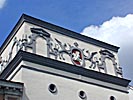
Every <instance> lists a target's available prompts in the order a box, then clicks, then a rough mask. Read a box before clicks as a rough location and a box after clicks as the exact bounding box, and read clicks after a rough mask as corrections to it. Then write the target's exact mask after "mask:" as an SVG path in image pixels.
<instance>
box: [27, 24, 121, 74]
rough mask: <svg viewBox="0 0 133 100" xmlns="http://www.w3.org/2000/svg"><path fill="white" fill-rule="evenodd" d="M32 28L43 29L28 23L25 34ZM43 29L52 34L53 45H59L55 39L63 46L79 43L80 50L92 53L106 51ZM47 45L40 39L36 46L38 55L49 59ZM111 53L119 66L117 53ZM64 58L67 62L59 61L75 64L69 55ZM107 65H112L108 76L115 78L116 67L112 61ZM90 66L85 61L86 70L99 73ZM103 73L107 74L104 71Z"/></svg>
mask: <svg viewBox="0 0 133 100" xmlns="http://www.w3.org/2000/svg"><path fill="white" fill-rule="evenodd" d="M30 28H41V27H38V26H35V25H33V24H30V23H26V30H25V32H27V33H30ZM42 29H43V30H45V31H46V32H48V33H50V34H51V38H52V39H53V43H55V44H57V42H56V41H55V38H56V39H58V40H59V41H61V42H62V43H63V44H64V43H67V44H70V45H72V46H74V42H77V43H78V44H79V48H80V49H85V50H89V51H90V53H92V52H99V51H100V50H101V49H102V50H104V48H101V47H99V46H96V45H92V44H89V43H86V42H83V41H80V40H77V39H74V38H71V37H68V36H65V35H62V34H61V33H57V32H54V31H51V30H48V29H44V28H42ZM45 44H46V43H45V42H44V40H41V39H38V40H37V44H36V45H37V52H36V53H37V54H39V55H42V56H45V57H47V50H46V48H47V46H46V45H45ZM44 45H45V46H44ZM68 47H69V46H68ZM68 49H69V48H68ZM109 51H110V50H109ZM111 52H112V53H113V54H114V55H115V57H116V63H117V64H118V65H119V61H118V55H117V53H116V52H113V51H111ZM95 57H97V58H100V54H97V55H96V56H95ZM51 58H52V59H55V57H54V56H52V55H51ZM64 58H65V60H62V59H59V58H58V60H59V61H62V62H66V63H69V64H73V63H72V61H71V57H70V56H69V55H68V54H64ZM106 63H107V65H110V66H107V67H109V68H107V74H110V75H114V76H115V71H114V70H115V69H114V66H113V65H112V63H110V60H109V59H107V60H106ZM90 64H91V63H90V62H89V61H85V68H87V69H90V70H95V71H98V68H95V69H93V68H89V66H90ZM103 73H105V72H104V71H103Z"/></svg>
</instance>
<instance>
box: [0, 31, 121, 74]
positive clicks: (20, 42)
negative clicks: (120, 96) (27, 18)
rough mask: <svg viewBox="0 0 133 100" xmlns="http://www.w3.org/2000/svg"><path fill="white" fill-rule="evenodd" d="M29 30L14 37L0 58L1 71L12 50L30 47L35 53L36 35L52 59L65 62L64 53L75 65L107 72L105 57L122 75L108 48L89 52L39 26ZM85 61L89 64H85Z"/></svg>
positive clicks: (10, 58) (117, 72) (9, 58)
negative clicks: (18, 36) (63, 40)
mask: <svg viewBox="0 0 133 100" xmlns="http://www.w3.org/2000/svg"><path fill="white" fill-rule="evenodd" d="M30 30H31V32H32V34H31V35H29V36H27V35H23V36H22V39H18V38H17V37H15V38H14V40H13V44H12V46H11V50H10V52H9V54H8V57H7V58H6V59H3V58H2V57H1V58H0V66H1V71H2V70H3V69H4V68H5V67H6V66H7V64H8V63H9V62H10V61H11V60H12V59H13V57H12V56H13V50H16V52H18V51H19V50H24V51H27V50H28V49H31V50H32V53H37V52H36V50H37V48H36V45H37V44H36V40H37V38H38V37H40V38H42V39H43V40H45V42H46V43H44V45H46V47H47V48H44V49H47V50H46V51H47V55H46V56H47V57H49V58H51V56H54V59H56V60H64V61H65V62H67V59H68V58H67V59H66V58H65V56H64V54H65V55H68V56H69V59H71V63H72V64H74V65H76V66H79V67H88V68H90V69H93V70H95V69H98V71H99V72H102V71H104V73H107V74H108V71H107V66H106V59H108V60H110V61H111V62H112V64H113V67H114V68H113V69H114V72H115V75H116V76H118V75H120V76H122V69H121V68H120V67H119V66H118V64H117V62H116V58H115V55H114V54H113V53H112V52H110V51H109V50H106V49H105V50H104V49H102V50H99V51H93V52H91V51H90V50H89V48H88V50H86V49H82V48H80V47H79V44H78V43H77V42H74V43H73V44H70V43H63V42H62V41H61V40H59V39H57V38H52V36H51V34H50V33H48V32H46V31H45V30H43V29H41V28H31V29H30ZM86 61H87V62H89V63H90V64H89V65H87V64H86ZM108 67H109V66H108Z"/></svg>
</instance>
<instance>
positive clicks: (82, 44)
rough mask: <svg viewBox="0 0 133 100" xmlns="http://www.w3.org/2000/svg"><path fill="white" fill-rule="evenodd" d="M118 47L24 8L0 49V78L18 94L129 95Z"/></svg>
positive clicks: (64, 99)
mask: <svg viewBox="0 0 133 100" xmlns="http://www.w3.org/2000/svg"><path fill="white" fill-rule="evenodd" d="M118 49H119V47H116V46H113V45H110V44H107V43H104V42H101V41H98V40H95V39H93V38H90V37H86V36H83V35H81V34H78V33H75V32H73V31H70V30H68V29H64V28H61V27H59V26H56V25H53V24H50V23H47V22H44V21H41V20H39V19H36V18H33V17H31V16H28V15H25V14H23V15H22V16H21V18H20V20H19V21H18V23H17V24H16V26H15V27H14V29H13V30H12V31H11V33H10V34H9V36H8V37H7V39H6V40H5V42H4V43H3V45H2V46H1V49H0V56H1V60H0V71H1V74H0V79H3V80H8V81H14V82H21V83H23V84H24V89H23V95H22V97H21V100H43V99H47V100H82V99H83V100H129V96H128V85H129V82H130V80H128V79H124V78H123V76H122V68H121V67H120V66H119V60H118V55H117V54H118Z"/></svg>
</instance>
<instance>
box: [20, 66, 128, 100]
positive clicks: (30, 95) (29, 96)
mask: <svg viewBox="0 0 133 100" xmlns="http://www.w3.org/2000/svg"><path fill="white" fill-rule="evenodd" d="M22 80H23V82H24V83H25V93H24V94H25V97H26V99H25V100H43V99H46V100H81V99H80V98H79V96H78V92H79V91H80V90H83V91H85V92H86V95H87V100H110V99H109V97H110V96H115V97H116V100H129V98H128V94H126V93H122V92H118V91H114V90H111V89H106V88H103V87H99V86H94V85H91V84H86V83H82V82H79V81H75V80H71V79H67V78H63V77H58V76H55V75H50V74H46V73H42V72H37V71H33V70H29V69H25V68H23V75H22ZM49 84H55V85H56V86H57V89H58V92H57V94H52V93H51V92H49V90H48V85H49Z"/></svg>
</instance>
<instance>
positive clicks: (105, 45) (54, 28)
mask: <svg viewBox="0 0 133 100" xmlns="http://www.w3.org/2000/svg"><path fill="white" fill-rule="evenodd" d="M24 22H28V23H31V24H35V25H38V26H40V27H43V28H46V29H49V30H52V31H55V32H58V33H60V34H63V35H66V36H69V37H72V38H75V39H78V40H81V41H84V42H87V43H91V44H94V45H97V46H99V47H103V48H106V49H109V50H112V51H114V52H118V50H119V48H120V47H117V46H114V45H111V44H108V43H105V42H102V41H99V40H97V39H93V38H91V37H87V36H84V35H82V34H79V33H77V32H74V31H71V30H68V29H65V28H62V27H60V26H57V25H54V24H51V23H48V22H45V21H42V20H40V19H37V18H34V17H31V16H29V15H26V14H22V16H21V17H20V19H19V20H18V22H17V23H16V25H15V26H14V28H13V29H12V31H11V32H10V34H9V35H8V37H7V38H6V40H5V41H4V43H3V44H2V45H1V47H0V54H1V53H2V52H3V51H4V49H5V48H6V46H7V45H8V43H9V42H10V41H11V39H12V38H13V37H14V35H15V34H16V32H17V31H18V30H19V28H20V27H21V25H22V24H23V23H24ZM68 33H69V34H68Z"/></svg>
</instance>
